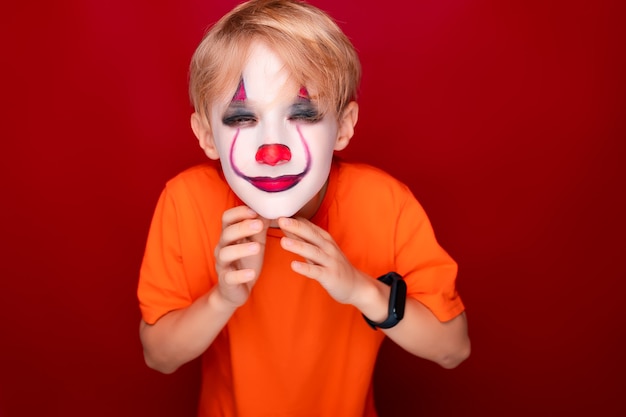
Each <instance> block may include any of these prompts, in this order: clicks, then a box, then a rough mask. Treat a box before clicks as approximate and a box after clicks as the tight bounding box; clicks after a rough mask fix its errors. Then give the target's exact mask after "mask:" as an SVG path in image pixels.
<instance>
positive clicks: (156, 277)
mask: <svg viewBox="0 0 626 417" xmlns="http://www.w3.org/2000/svg"><path fill="white" fill-rule="evenodd" d="M240 204H241V201H240V200H239V199H238V198H237V197H236V196H235V195H234V193H233V192H232V191H231V190H230V188H229V187H228V184H227V183H226V182H225V180H224V178H223V176H222V175H221V172H220V171H219V169H216V168H215V167H214V166H212V165H209V164H206V165H200V166H197V167H194V168H191V169H188V170H187V171H185V172H183V173H181V174H179V175H178V176H177V177H175V178H174V179H172V180H171V181H169V182H168V183H167V185H166V187H165V190H164V191H163V193H162V195H161V197H160V199H159V202H158V204H157V207H156V210H155V214H154V218H153V221H152V226H151V229H150V233H149V236H148V241H147V246H146V252H145V256H144V261H143V264H142V267H141V273H140V280H139V288H138V296H139V301H140V307H141V311H142V314H143V319H144V320H145V321H146V322H147V323H151V324H152V323H155V322H156V321H157V320H158V319H159V318H160V317H161V316H163V315H164V314H166V313H167V312H169V311H172V310H176V309H181V308H185V307H187V306H189V305H190V304H191V303H192V302H193V301H194V300H195V299H197V298H198V297H200V296H201V295H203V294H205V293H206V292H207V291H209V290H210V289H211V287H212V286H213V285H215V284H216V282H217V276H216V273H215V268H214V257H213V251H214V249H215V246H216V244H217V242H218V239H219V237H220V232H221V216H222V213H223V212H224V211H225V210H226V209H228V208H231V207H234V206H236V205H240ZM311 221H313V222H314V223H315V224H317V225H318V226H320V227H322V228H324V229H326V230H328V232H329V233H330V234H331V236H332V237H333V238H334V239H335V241H336V243H337V244H338V245H339V247H340V248H341V249H342V251H343V252H344V254H345V255H346V256H347V258H348V259H349V260H350V262H351V263H352V264H353V265H354V266H355V267H356V268H358V269H359V270H361V271H363V272H365V273H367V274H369V275H370V276H372V277H378V276H380V275H383V274H385V273H387V272H389V271H396V272H398V273H399V274H400V275H402V276H403V277H404V279H405V281H406V283H407V287H408V291H407V294H408V296H410V297H414V298H416V299H418V300H419V301H421V302H422V303H423V304H424V305H426V306H427V307H428V308H429V309H430V310H431V311H432V312H433V313H434V314H435V315H436V316H437V317H438V318H439V320H441V321H447V320H450V319H452V318H454V317H455V316H457V315H458V314H460V313H461V312H462V311H463V304H462V302H461V299H460V298H459V296H458V294H457V293H456V290H455V285H454V282H455V277H456V271H457V266H456V263H455V262H454V261H453V260H452V259H451V258H450V257H449V256H448V254H447V253H446V252H445V251H444V250H443V249H442V248H441V247H440V246H439V245H438V244H437V242H436V240H435V236H434V234H433V231H432V228H431V225H430V222H429V221H428V218H427V217H426V214H425V212H424V210H423V209H422V207H421V206H420V205H419V203H418V202H417V201H416V199H415V198H414V197H413V195H412V194H411V192H410V190H409V189H408V188H407V187H406V186H405V185H403V184H401V183H400V182H398V181H397V180H395V179H393V178H392V177H390V176H389V175H387V174H385V173H384V172H382V171H380V170H378V169H376V168H373V167H370V166H367V165H362V164H351V163H345V162H340V161H335V162H334V163H333V166H332V169H331V174H330V179H329V185H328V189H327V192H326V195H325V197H324V200H323V202H322V205H321V206H320V209H319V210H318V212H317V214H316V215H315V216H314V217H313V218H312V219H311ZM282 235H283V234H282V232H281V231H280V230H279V229H270V230H269V232H268V239H267V243H266V249H265V259H264V264H263V270H262V273H261V276H260V277H259V280H258V282H257V283H256V285H255V287H254V288H253V290H252V293H251V295H250V298H249V299H248V301H247V302H246V304H244V305H243V306H242V307H240V308H239V309H238V310H237V311H236V312H235V314H234V315H233V316H232V318H231V319H230V321H229V322H228V324H227V326H226V327H225V328H224V330H223V331H222V332H221V333H220V335H219V336H218V337H217V339H216V340H215V341H214V342H213V344H212V345H211V346H210V347H209V349H207V351H206V352H205V353H204V355H203V358H202V359H203V364H202V368H203V382H202V392H201V396H200V407H199V415H200V416H203V417H204V416H211V417H214V416H224V417H234V416H238V417H263V416H274V417H275V416H342V417H351V416H354V417H357V416H358V417H362V416H376V411H375V409H374V403H373V397H372V391H371V383H372V373H373V369H374V364H375V361H376V355H377V352H378V348H379V347H380V344H381V342H382V340H383V337H384V334H383V332H381V331H374V330H372V329H371V328H370V327H369V326H368V325H367V324H366V323H365V321H364V320H363V317H362V316H361V313H360V312H359V311H358V310H357V309H356V308H355V307H353V306H351V305H342V304H339V303H337V302H335V301H334V300H333V299H332V298H331V297H330V296H329V295H328V294H327V293H326V292H325V290H324V289H323V288H322V287H321V286H320V285H319V284H318V283H317V282H316V281H314V280H311V279H308V278H305V277H303V276H300V275H298V274H296V273H294V272H293V271H292V270H291V268H290V261H291V260H292V259H294V258H295V257H296V255H293V254H291V253H289V252H286V251H284V250H283V249H282V248H281V247H280V243H279V242H280V237H281V236H282Z"/></svg>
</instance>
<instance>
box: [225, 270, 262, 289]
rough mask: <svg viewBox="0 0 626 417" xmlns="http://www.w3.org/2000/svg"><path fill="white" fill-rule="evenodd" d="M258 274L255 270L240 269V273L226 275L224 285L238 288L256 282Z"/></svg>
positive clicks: (231, 272)
mask: <svg viewBox="0 0 626 417" xmlns="http://www.w3.org/2000/svg"><path fill="white" fill-rule="evenodd" d="M255 275H256V273H255V272H254V270H253V269H240V270H238V271H229V272H226V273H225V274H224V284H226V285H230V286H236V285H241V284H247V283H248V282H251V281H253V280H254V278H255Z"/></svg>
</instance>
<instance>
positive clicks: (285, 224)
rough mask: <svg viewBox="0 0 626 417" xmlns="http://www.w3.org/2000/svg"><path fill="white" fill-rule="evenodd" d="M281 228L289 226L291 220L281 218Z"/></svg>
mask: <svg viewBox="0 0 626 417" xmlns="http://www.w3.org/2000/svg"><path fill="white" fill-rule="evenodd" d="M282 222H283V226H291V219H290V218H289V217H283V219H282Z"/></svg>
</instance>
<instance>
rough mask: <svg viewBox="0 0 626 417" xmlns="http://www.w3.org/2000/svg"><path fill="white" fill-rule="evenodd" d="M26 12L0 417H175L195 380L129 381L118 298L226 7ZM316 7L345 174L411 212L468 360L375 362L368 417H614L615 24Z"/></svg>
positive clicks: (451, 5)
mask: <svg viewBox="0 0 626 417" xmlns="http://www.w3.org/2000/svg"><path fill="white" fill-rule="evenodd" d="M9 3H11V4H9ZM39 3H40V4H38V5H34V4H33V3H32V2H21V3H18V2H4V3H3V5H2V6H1V8H2V9H3V10H1V11H0V16H2V17H1V18H0V20H1V22H2V23H0V31H1V32H2V33H0V35H2V36H0V39H1V40H0V42H2V49H1V51H0V64H1V67H0V68H1V71H2V77H1V78H0V82H1V83H2V84H1V87H2V89H1V90H0V91H1V94H2V112H1V116H0V117H1V118H2V123H1V125H0V137H1V141H0V146H1V153H2V165H1V170H2V171H1V174H2V175H1V176H0V178H2V180H1V181H2V184H1V186H2V188H1V192H2V197H1V198H2V204H1V205H0V207H1V208H0V210H1V216H0V228H1V229H0V236H1V239H2V250H1V251H0V309H1V311H0V313H1V317H2V321H1V324H0V338H1V344H0V349H1V350H0V415H3V416H4V415H6V416H32V415H46V416H111V415H117V416H139V415H150V416H172V415H176V416H192V415H194V409H195V400H196V396H197V394H196V384H197V364H190V365H187V366H185V367H183V368H182V369H181V370H179V371H178V372H177V373H176V374H174V375H170V376H164V375H160V374H158V373H156V372H154V371H151V370H149V369H147V368H146V367H145V365H144V364H143V360H142V353H141V347H140V344H139V340H138V322H139V311H138V308H137V303H136V299H135V287H136V281H137V273H138V268H139V264H140V261H141V257H142V251H143V245H144V241H145V237H146V234H147V230H148V225H149V221H150V218H151V215H152V210H153V208H154V204H155V202H156V199H157V196H158V194H159V192H160V190H161V188H162V186H163V184H164V181H166V180H167V179H168V178H170V177H171V176H173V175H175V174H176V173H177V172H178V171H180V170H182V169H184V168H185V167H187V166H190V165H191V164H194V163H197V162H200V161H203V160H204V156H203V154H202V153H201V151H200V149H199V148H198V146H197V143H196V141H195V139H194V137H193V136H192V133H191V130H190V128H189V122H188V120H189V114H190V107H189V104H188V99H187V95H186V75H187V65H188V61H189V58H190V56H191V54H192V52H193V49H194V48H195V46H196V44H197V43H198V42H199V40H200V38H201V36H202V34H203V32H204V30H205V27H206V26H207V25H208V24H209V23H210V22H213V21H215V20H216V19H217V18H218V17H219V16H221V15H222V14H223V13H225V12H226V11H227V10H229V9H230V8H231V7H232V6H233V5H234V4H235V1H221V2H210V1H197V0H196V1H180V2H171V3H170V4H167V3H165V2H152V1H147V0H139V1H133V2H129V1H125V0H124V1H122V0H111V1H87V0H84V1H70V0H67V1H64V2H58V3H62V4H53V2H39ZM216 3H217V4H216ZM313 3H314V4H316V5H318V6H320V7H322V8H323V9H325V10H327V11H328V12H330V13H331V15H333V16H334V17H335V18H336V19H337V20H338V21H339V22H340V24H341V26H342V28H343V29H344V30H345V32H346V33H347V34H348V35H349V36H350V38H351V39H352V40H353V41H354V44H355V45H356V47H357V48H358V50H359V51H360V54H361V57H362V61H363V67H364V77H363V83H362V90H361V97H360V104H361V118H360V121H359V125H358V127H357V135H356V138H355V139H354V140H353V142H352V144H351V145H350V148H349V149H348V150H346V151H345V152H344V157H345V158H346V159H350V160H360V161H366V162H369V163H372V164H374V165H377V166H379V167H382V168H384V169H386V170H388V171H389V172H391V173H392V174H394V175H395V176H397V177H398V178H400V179H401V180H403V181H404V182H406V183H407V184H409V185H410V186H411V188H412V189H413V190H414V192H415V194H416V195H417V197H418V198H419V199H420V201H421V202H422V203H423V205H424V206H425V208H426V210H427V211H428V213H429V214H430V216H431V220H432V222H433V224H434V226H435V230H436V231H437V234H438V237H439V240H440V241H441V243H442V244H443V245H444V246H445V247H446V248H447V249H448V251H449V252H450V253H451V254H452V255H453V256H454V257H455V258H456V259H457V260H458V261H459V264H460V274H459V280H458V286H459V290H460V291H461V294H462V296H463V298H464V301H465V303H466V305H467V314H468V318H469V323H470V332H471V338H472V341H473V353H472V356H471V358H470V359H469V360H468V361H467V362H465V363H463V364H462V365H461V366H460V367H459V368H457V369H455V370H452V371H448V370H443V369H440V368H438V367H437V366H435V365H433V364H430V363H427V362H425V361H423V360H420V359H417V358H414V357H410V356H409V355H408V354H406V353H404V352H403V351H401V350H400V349H398V348H397V347H395V346H393V345H391V344H385V345H384V346H383V349H382V351H381V356H380V361H379V365H378V367H377V371H376V388H377V400H378V403H379V407H380V414H381V416H395V415H423V416H449V415H452V414H453V413H460V414H462V415H466V416H517V415H519V416H526V415H538V416H543V415H598V416H617V415H624V414H625V413H626V405H625V402H624V399H623V398H624V397H623V395H624V386H625V381H624V377H623V375H624V372H625V371H626V369H625V363H624V362H625V361H624V351H625V349H624V347H625V346H624V341H623V339H624V333H625V332H624V325H623V323H624V309H623V306H622V304H621V303H622V302H623V301H624V289H625V284H624V279H625V278H626V267H625V266H624V258H625V256H624V255H626V250H625V249H626V244H625V243H624V242H625V241H624V235H625V232H626V227H625V221H624V213H625V208H626V207H625V204H624V189H625V188H626V187H625V186H624V169H623V167H622V165H623V163H624V157H625V152H624V151H625V149H624V148H625V142H626V124H625V121H624V120H625V119H624V113H625V104H626V103H625V101H626V91H625V90H626V81H625V74H626V42H625V39H626V36H625V35H626V29H625V25H624V21H625V17H626V13H625V6H624V4H626V3H624V2H623V1H618V0H616V1H608V0H607V1H596V2H586V1H565V0H562V1H558V0H544V1H539V0H531V1H522V0H513V1H507V2H503V1H499V0H479V1H462V0H450V1H445V2H435V1H410V0H401V1H396V2H392V3H382V2H376V1H357V0H351V1H343V2H336V1H331V0H316V1H313ZM20 4H21V5H20ZM357 238H358V237H357ZM409 410H410V411H409Z"/></svg>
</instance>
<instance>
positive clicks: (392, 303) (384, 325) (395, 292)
mask: <svg viewBox="0 0 626 417" xmlns="http://www.w3.org/2000/svg"><path fill="white" fill-rule="evenodd" d="M378 280H379V281H381V282H384V283H385V284H387V285H389V286H390V287H391V291H390V292H389V314H388V316H387V319H386V320H385V321H382V322H380V323H376V322H373V321H371V320H370V319H368V318H367V317H365V315H363V318H364V319H365V321H366V322H367V324H369V325H370V326H372V329H374V330H376V329H377V328H381V329H390V328H392V327H393V326H395V325H396V324H398V323H400V320H402V317H404V305H405V304H406V282H404V280H403V279H402V277H401V276H400V275H399V274H398V273H396V272H389V273H387V274H385V275H383V276H382V277H379V278H378Z"/></svg>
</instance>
